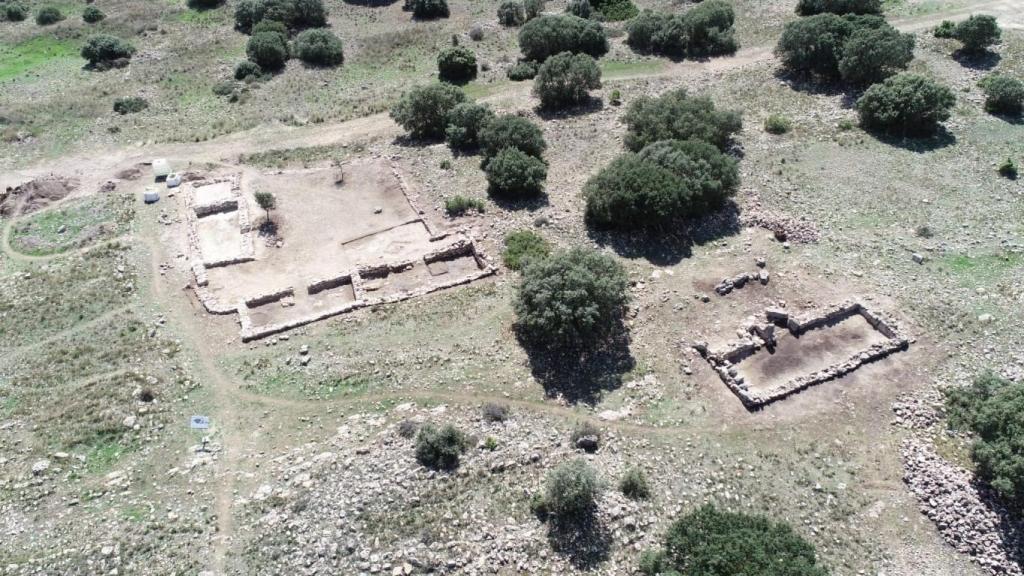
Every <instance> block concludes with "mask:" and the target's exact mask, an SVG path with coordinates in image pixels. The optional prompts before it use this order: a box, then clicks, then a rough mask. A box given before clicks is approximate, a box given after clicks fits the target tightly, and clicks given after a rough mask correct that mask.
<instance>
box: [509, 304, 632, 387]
mask: <svg viewBox="0 0 1024 576" xmlns="http://www.w3.org/2000/svg"><path fill="white" fill-rule="evenodd" d="M517 338H518V339H519V343H520V344H521V345H522V346H523V349H524V350H525V351H526V355H527V357H528V359H529V362H530V373H531V374H532V375H533V377H534V378H535V379H536V380H537V381H538V382H540V384H541V386H542V387H543V388H544V393H545V394H546V395H547V396H548V397H551V398H553V397H557V396H561V397H562V398H564V399H565V400H566V401H568V402H570V403H572V404H577V403H583V404H589V405H594V404H596V403H597V402H598V401H599V400H600V399H601V396H602V395H603V394H604V393H605V392H610V391H613V390H616V389H618V388H619V387H620V386H622V376H623V375H624V374H626V373H627V372H629V371H631V370H632V369H633V368H635V367H636V360H635V359H634V358H633V355H632V353H631V352H630V350H629V344H630V338H629V332H628V331H627V330H626V327H625V326H624V325H622V322H621V320H620V321H619V323H618V326H616V327H615V329H614V331H613V332H612V335H611V336H610V337H609V338H608V339H607V340H605V341H604V342H601V343H598V344H596V345H593V346H591V347H588V348H567V347H551V346H550V345H547V344H545V343H541V342H533V341H531V340H530V339H528V338H526V337H525V336H524V335H523V334H521V333H517Z"/></svg>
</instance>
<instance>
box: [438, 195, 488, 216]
mask: <svg viewBox="0 0 1024 576" xmlns="http://www.w3.org/2000/svg"><path fill="white" fill-rule="evenodd" d="M484 208H485V205H484V202H483V200H480V199H477V198H467V197H466V196H461V195H458V194H456V195H455V196H452V197H450V198H446V199H445V201H444V211H445V213H446V214H448V215H449V216H462V215H463V214H465V213H466V212H469V211H470V210H475V211H477V212H480V213H481V214H482V213H483V211H484Z"/></svg>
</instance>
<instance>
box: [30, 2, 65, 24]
mask: <svg viewBox="0 0 1024 576" xmlns="http://www.w3.org/2000/svg"><path fill="white" fill-rule="evenodd" d="M63 19H64V14H63V13H62V12H61V11H60V8H57V7H56V6H43V7H42V8H40V9H39V11H38V12H36V24H38V25H40V26H49V25H50V24H56V23H57V22H60V21H61V20H63Z"/></svg>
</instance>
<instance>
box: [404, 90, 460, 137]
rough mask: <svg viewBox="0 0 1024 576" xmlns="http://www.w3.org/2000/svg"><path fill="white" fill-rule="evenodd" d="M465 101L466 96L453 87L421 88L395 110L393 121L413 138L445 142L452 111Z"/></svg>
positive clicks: (405, 97) (412, 91)
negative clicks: (437, 139)
mask: <svg viewBox="0 0 1024 576" xmlns="http://www.w3.org/2000/svg"><path fill="white" fill-rule="evenodd" d="M465 101H466V94H465V93H463V92H462V90H460V89H459V88H458V87H456V86H452V85H451V84H445V83H441V82H435V83H433V84H427V85H425V86H417V87H415V88H413V89H411V90H409V91H408V92H406V93H405V94H403V95H402V99H401V100H399V102H398V104H396V105H395V106H394V107H392V108H391V118H392V119H393V120H394V121H395V122H397V123H398V124H399V125H400V126H401V127H402V128H405V130H406V131H407V132H409V135H410V136H412V137H413V138H442V137H444V135H445V128H447V127H448V116H449V114H450V113H451V111H452V109H454V108H455V106H457V105H458V104H461V103H463V102H465Z"/></svg>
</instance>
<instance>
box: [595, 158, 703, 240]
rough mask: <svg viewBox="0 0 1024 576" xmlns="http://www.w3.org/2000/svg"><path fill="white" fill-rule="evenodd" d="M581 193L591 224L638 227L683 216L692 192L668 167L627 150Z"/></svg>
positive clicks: (656, 224)
mask: <svg viewBox="0 0 1024 576" xmlns="http://www.w3.org/2000/svg"><path fill="white" fill-rule="evenodd" d="M583 196H584V198H585V199H586V217H587V221H588V222H589V223H590V224H592V225H595V226H599V227H607V228H612V227H614V228H620V229H637V228H645V227H655V226H662V225H665V224H667V223H668V222H671V221H672V220H674V219H676V218H679V217H681V216H683V215H685V214H686V213H687V211H688V210H687V208H688V204H689V200H690V198H691V197H692V196H693V191H692V190H691V189H690V188H688V187H687V186H686V183H685V182H684V181H683V180H682V179H680V178H679V177H678V176H677V175H676V174H674V173H672V171H671V170H669V169H667V168H664V167H662V166H659V165H657V164H654V163H651V162H645V161H644V160H642V159H641V158H640V157H639V156H638V155H637V154H634V153H632V152H627V153H626V154H623V155H621V156H619V157H618V158H616V159H615V160H613V161H612V162H611V164H609V165H608V166H605V167H604V168H603V169H602V170H601V171H600V172H598V173H597V174H596V175H594V176H593V177H591V178H590V180H588V181H587V183H586V184H585V185H584V186H583Z"/></svg>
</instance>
